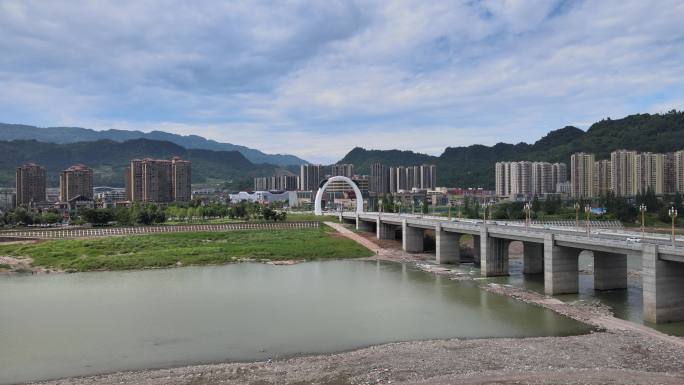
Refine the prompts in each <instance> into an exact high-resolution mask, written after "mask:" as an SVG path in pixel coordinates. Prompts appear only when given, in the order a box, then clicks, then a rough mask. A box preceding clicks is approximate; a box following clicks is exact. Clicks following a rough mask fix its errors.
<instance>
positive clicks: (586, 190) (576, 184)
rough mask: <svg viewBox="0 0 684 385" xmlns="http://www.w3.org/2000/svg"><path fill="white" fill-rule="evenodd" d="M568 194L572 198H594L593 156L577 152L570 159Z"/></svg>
mask: <svg viewBox="0 0 684 385" xmlns="http://www.w3.org/2000/svg"><path fill="white" fill-rule="evenodd" d="M570 194H571V195H572V197H573V198H592V197H593V196H594V154H587V153H584V152H578V153H575V154H572V156H571V157H570Z"/></svg>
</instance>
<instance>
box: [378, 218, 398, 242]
mask: <svg viewBox="0 0 684 385" xmlns="http://www.w3.org/2000/svg"><path fill="white" fill-rule="evenodd" d="M375 229H376V234H375V236H376V237H377V238H378V239H394V238H395V236H396V228H395V227H394V225H390V224H387V223H383V222H381V221H380V218H378V221H377V223H376V226H375Z"/></svg>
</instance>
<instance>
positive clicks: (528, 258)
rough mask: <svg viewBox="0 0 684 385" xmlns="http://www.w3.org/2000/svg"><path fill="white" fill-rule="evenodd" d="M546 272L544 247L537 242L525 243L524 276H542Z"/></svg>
mask: <svg viewBox="0 0 684 385" xmlns="http://www.w3.org/2000/svg"><path fill="white" fill-rule="evenodd" d="M543 272H544V245H543V244H541V243H535V242H523V274H541V273H543Z"/></svg>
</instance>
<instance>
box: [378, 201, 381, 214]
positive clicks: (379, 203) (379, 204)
mask: <svg viewBox="0 0 684 385" xmlns="http://www.w3.org/2000/svg"><path fill="white" fill-rule="evenodd" d="M378 206H380V207H379V210H378V211H379V212H380V213H382V199H378Z"/></svg>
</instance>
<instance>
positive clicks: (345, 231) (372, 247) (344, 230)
mask: <svg viewBox="0 0 684 385" xmlns="http://www.w3.org/2000/svg"><path fill="white" fill-rule="evenodd" d="M323 223H325V224H326V225H328V226H330V227H332V228H333V229H335V230H337V232H338V233H340V234H342V235H344V236H345V237H347V238H349V239H351V240H353V241H356V243H358V244H360V245H362V246H364V247H365V248H367V249H369V250H370V251H372V252H374V253H375V254H380V252H381V251H383V250H385V249H383V248H382V247H380V246H378V245H376V244H375V243H373V242H371V241H369V240H368V239H366V238H364V237H362V236H360V235H358V234H356V233H355V232H353V231H351V230H349V229H348V228H346V227H344V226H342V225H341V224H339V223H335V222H323Z"/></svg>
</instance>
